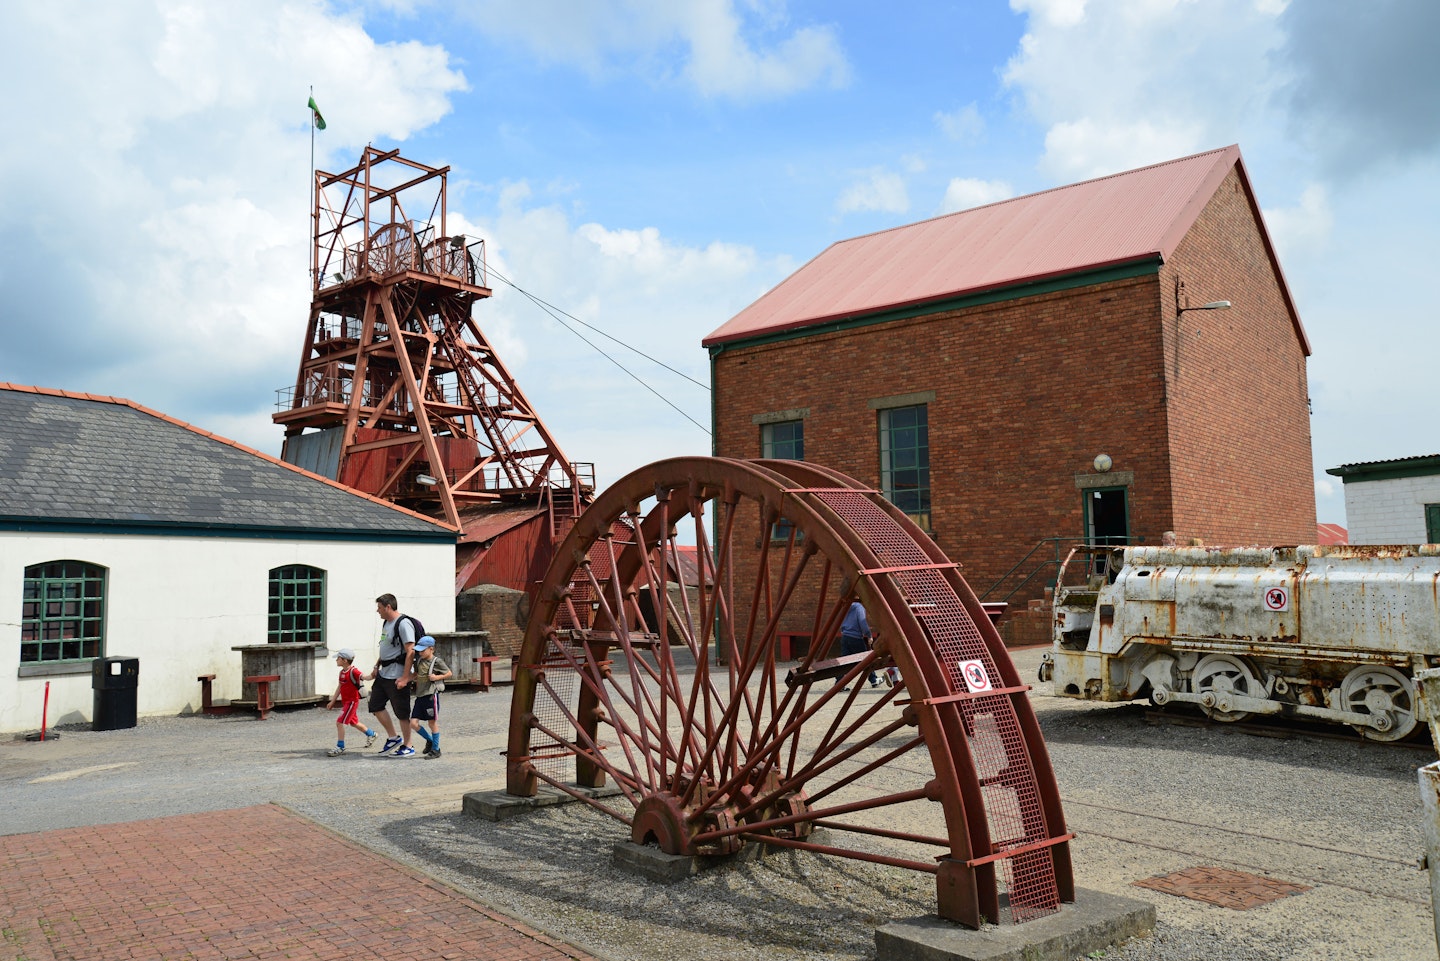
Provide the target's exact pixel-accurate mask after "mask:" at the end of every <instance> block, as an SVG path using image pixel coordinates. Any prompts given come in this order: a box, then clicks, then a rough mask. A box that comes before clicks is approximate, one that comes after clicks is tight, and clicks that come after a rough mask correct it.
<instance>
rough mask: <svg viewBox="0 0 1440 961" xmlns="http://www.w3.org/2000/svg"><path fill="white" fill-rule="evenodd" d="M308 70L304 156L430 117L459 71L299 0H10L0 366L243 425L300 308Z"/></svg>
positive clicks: (342, 153) (1, 42)
mask: <svg viewBox="0 0 1440 961" xmlns="http://www.w3.org/2000/svg"><path fill="white" fill-rule="evenodd" d="M316 77H319V78H324V84H323V85H322V86H321V87H320V88H319V89H317V90H316V92H315V96H316V99H317V101H318V102H319V103H320V105H321V108H322V110H323V111H324V113H325V116H326V120H327V121H328V123H329V128H328V129H327V130H326V131H324V132H322V133H319V135H318V139H317V149H318V152H319V153H318V156H317V158H316V159H317V162H318V163H319V164H320V165H321V166H322V167H325V166H327V165H330V164H331V163H339V164H345V165H348V164H350V163H353V162H354V158H355V156H356V154H357V152H358V148H359V147H360V146H362V145H363V144H365V143H367V142H369V141H371V140H379V139H382V138H385V139H403V138H406V137H408V136H409V135H410V134H412V133H413V132H415V131H416V130H420V129H422V128H424V127H426V126H428V125H430V124H433V123H434V122H435V121H437V120H438V119H439V118H440V117H442V116H443V115H444V114H445V113H446V112H448V110H449V98H450V96H451V95H452V94H453V93H454V92H455V91H457V90H460V89H462V88H463V87H464V84H465V80H464V77H463V76H462V75H461V74H460V73H459V72H458V71H456V70H455V69H453V68H452V67H451V65H450V61H449V57H448V55H447V54H446V52H445V51H444V50H443V49H441V48H439V47H435V46H430V45H426V44H421V43H414V42H410V43H378V42H376V41H375V40H374V39H373V38H372V37H371V36H369V34H368V33H366V31H365V29H364V26H363V24H362V23H361V22H360V21H359V20H358V19H356V18H354V17H350V16H340V15H337V14H335V13H333V12H331V11H330V10H329V8H328V7H326V6H325V5H324V4H322V3H318V2H311V0H256V2H254V3H251V4H246V5H242V6H234V5H231V6H226V5H217V4H185V3H180V2H172V0H153V2H145V0H131V2H127V3H119V2H117V3H111V4H102V5H98V6H91V7H89V8H87V10H86V11H85V12H84V13H83V14H79V13H77V12H76V11H75V10H74V9H73V8H70V7H65V6H64V5H31V6H29V7H16V8H14V9H12V10H10V11H9V12H8V19H7V29H6V30H5V31H4V32H3V34H0V82H3V84H4V87H5V89H7V90H9V91H11V92H12V95H11V97H10V98H9V99H8V100H7V104H6V109H7V129H8V130H9V131H10V132H11V134H12V136H11V137H8V138H6V140H7V144H6V145H5V146H0V178H3V180H4V182H6V183H8V184H11V185H17V184H24V185H25V189H24V190H23V191H20V190H12V191H11V192H10V193H9V194H7V202H6V203H5V205H4V206H3V207H0V262H3V263H4V264H5V265H6V266H5V267H4V268H0V296H3V297H4V298H5V300H6V302H7V303H8V304H9V305H11V309H10V310H8V311H7V314H6V316H5V318H4V321H3V323H4V326H5V334H6V337H7V342H8V343H7V349H6V350H5V351H4V352H0V379H8V380H15V381H20V382H35V383H41V384H45V385H48V386H55V387H62V388H74V389H81V390H89V391H94V392H99V393H111V394H119V395H122V396H130V397H133V398H134V399H135V400H137V401H140V402H142V403H146V404H148V405H150V406H153V407H157V408H160V409H162V410H166V411H167V412H169V413H172V414H174V415H176V416H179V417H183V418H185V419H188V420H192V421H196V422H201V423H204V422H205V421H206V420H207V417H208V416H209V415H210V414H211V413H214V412H219V411H228V412H230V416H232V417H233V418H235V423H238V424H241V425H242V426H243V424H245V423H250V422H252V421H253V422H254V424H256V425H258V424H259V423H260V421H261V420H262V419H263V417H264V416H265V415H268V413H269V409H270V404H269V399H270V397H271V396H273V395H270V394H269V391H270V388H272V387H279V386H281V385H282V384H284V383H285V382H286V381H287V380H292V379H293V376H294V373H293V372H294V365H295V364H296V362H297V361H298V360H299V352H300V339H301V332H302V331H303V328H304V323H305V317H306V314H307V304H308V301H309V286H308V277H307V270H308V261H309V257H308V244H307V234H308V217H307V216H306V213H307V207H308V196H307V191H308V181H309V174H308V171H309V149H310V134H309V131H308V117H309V114H308V111H307V110H306V107H305V101H306V98H307V96H308V84H309V82H310V80H311V78H316ZM237 410H239V411H245V410H248V411H251V412H252V415H253V416H251V417H250V420H248V421H247V420H246V415H243V414H238V413H235V411H237ZM273 431H274V428H273V427H270V428H269V432H268V433H267V434H266V435H261V434H260V433H259V432H258V429H252V430H250V431H249V432H248V433H247V435H246V436H243V437H241V438H239V439H241V440H245V441H247V442H249V443H252V444H256V445H257V446H262V447H265V448H267V449H273V448H274V447H276V446H278V443H277V442H274V441H273V440H272V441H271V442H269V443H267V442H266V441H267V439H273V437H274V434H273Z"/></svg>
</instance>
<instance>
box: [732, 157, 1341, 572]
mask: <svg viewBox="0 0 1440 961" xmlns="http://www.w3.org/2000/svg"><path fill="white" fill-rule="evenodd" d="M1224 302H1228V304H1229V306H1228V307H1225V306H1222V304H1223V303H1224ZM704 344H705V346H706V347H707V348H709V351H710V359H711V370H712V383H713V385H714V392H715V393H714V438H715V440H714V443H715V451H716V453H717V454H719V455H721V456H734V457H756V456H773V457H801V458H803V459H805V460H809V461H816V462H820V463H824V464H827V465H830V466H832V467H834V468H837V469H839V470H841V471H844V472H845V473H847V474H850V475H852V476H854V477H856V478H857V479H859V480H861V481H863V482H866V483H869V484H873V485H875V486H876V487H877V488H878V489H880V490H883V491H884V492H885V493H886V495H887V496H889V497H890V498H891V500H892V501H894V502H895V503H896V504H897V505H898V506H900V507H901V508H902V509H904V510H905V511H906V512H907V513H909V514H911V515H912V516H913V517H915V518H916V519H917V520H918V521H919V522H920V523H921V525H922V526H923V527H926V528H927V529H928V530H930V531H931V532H932V534H933V536H934V538H935V540H936V541H937V543H939V544H940V546H941V547H942V548H943V549H944V550H945V551H946V552H947V553H948V554H949V555H950V556H951V557H952V559H955V560H958V561H961V562H962V563H963V564H964V565H965V568H966V577H967V579H968V580H969V582H970V584H971V586H972V587H974V588H975V589H976V591H977V593H981V592H984V591H986V589H987V588H988V587H990V586H991V585H992V584H994V583H995V582H996V581H999V580H1000V579H1001V578H1002V575H1005V574H1006V572H1007V571H1009V570H1010V569H1011V568H1012V567H1013V566H1014V565H1016V564H1017V563H1018V562H1020V561H1021V559H1022V558H1023V557H1025V555H1026V554H1027V552H1029V551H1031V549H1032V548H1034V547H1036V545H1037V544H1039V543H1040V542H1041V541H1042V539H1045V538H1068V539H1072V540H1078V539H1080V538H1096V539H1109V540H1110V541H1112V542H1119V541H1123V540H1125V539H1129V540H1130V541H1140V542H1148V543H1156V542H1158V541H1159V539H1160V536H1161V533H1162V532H1164V531H1167V530H1174V531H1175V532H1176V533H1177V535H1178V537H1179V538H1180V541H1181V543H1185V542H1187V541H1188V540H1190V539H1192V538H1199V539H1201V540H1203V541H1204V542H1205V543H1207V544H1251V543H1267V544H1276V543H1290V544H1294V543H1305V542H1308V541H1310V540H1311V539H1312V538H1314V536H1315V530H1316V528H1315V495H1314V487H1313V479H1312V473H1311V470H1312V466H1311V453H1310V423H1309V411H1308V399H1307V389H1306V370H1305V364H1306V358H1307V357H1308V356H1309V354H1310V346H1309V343H1308V341H1307V339H1306V336H1305V331H1304V328H1303V327H1302V325H1301V322H1300V318H1299V315H1298V314H1297V312H1296V309H1295V305H1294V302H1293V300H1292V298H1291V296H1290V293H1289V291H1288V289H1287V287H1286V284H1285V279H1284V276H1283V274H1282V272H1281V270H1280V265H1279V262H1278V260H1277V258H1276V254H1275V250H1274V247H1273V245H1272V244H1271V242H1270V238H1269V236H1268V235H1267V233H1266V230H1265V226H1264V223H1263V221H1262V219H1261V215H1260V208H1259V204H1258V203H1257V201H1256V199H1255V195H1254V192H1253V190H1252V189H1251V185H1250V181H1249V178H1248V176H1247V175H1246V172H1245V167H1244V164H1243V162H1242V160H1241V157H1240V151H1239V148H1238V147H1235V146H1230V147H1226V148H1223V149H1219V150H1213V151H1209V152H1207V153H1202V154H1197V155H1195V156H1192V157H1186V158H1182V159H1180V160H1175V161H1171V162H1169V163H1163V164H1157V165H1155V166H1151V167H1145V168H1142V169H1139V170H1133V171H1129V172H1127V173H1121V174H1116V175H1114V176H1111V177H1104V178H1100V179H1097V180H1091V181H1086V182H1084V183H1079V184H1074V185H1071V186H1067V187H1060V188H1056V189H1054V190H1048V191H1044V192H1042V193H1037V194H1031V195H1029V196H1025V197H1017V198H1014V199H1011V200H1006V201H1002V202H1000V203H995V204H990V205H988V206H985V207H979V208H975V209H973V210H966V211H962V212H959V213H955V214H949V215H946V216H942V217H936V218H934V219H931V220H926V221H922V222H920V223H916V224H910V225H908V226H902V227H896V228H894V229H891V230H886V231H881V232H879V233H875V234H869V235H866V236H862V237H856V238H853V239H850V240H844V241H841V242H839V243H836V244H834V245H832V246H831V247H829V248H828V249H826V250H825V251H823V252H822V253H821V254H820V255H819V256H817V257H816V258H815V259H814V260H812V261H810V262H809V263H808V264H806V265H805V266H803V267H801V268H800V269H799V270H798V271H796V272H795V273H794V274H792V275H791V276H790V277H789V278H787V279H786V280H785V281H783V282H782V283H780V284H779V285H778V286H776V287H775V288H774V289H772V290H771V291H769V292H768V293H767V294H765V295H764V296H763V297H761V298H760V299H759V300H757V301H756V302H755V303H753V304H751V305H750V306H749V307H747V308H746V309H745V310H743V311H741V312H740V313H739V314H738V315H736V316H735V317H734V318H733V319H731V320H730V321H729V322H728V323H726V324H725V325H723V326H722V327H720V328H719V329H717V330H715V331H714V332H713V333H712V334H710V335H709V336H708V337H707V338H705V340H704ZM1102 455H1103V456H1102ZM1055 551H1056V547H1055V545H1054V544H1048V545H1043V546H1042V547H1041V548H1040V550H1039V552H1038V553H1037V554H1036V555H1034V556H1033V557H1032V558H1031V560H1030V561H1027V562H1026V564H1025V565H1024V566H1022V568H1021V570H1019V571H1017V572H1016V573H1015V574H1012V575H1011V576H1010V579H1009V580H1007V581H1006V583H1004V584H1001V585H999V586H998V587H996V589H995V590H994V591H993V592H992V593H991V597H992V598H997V597H998V598H1003V597H1004V596H1005V595H1006V594H1008V593H1009V592H1010V591H1011V590H1012V589H1013V588H1014V587H1015V586H1016V584H1017V583H1018V582H1019V580H1020V579H1021V578H1023V577H1024V576H1025V575H1026V574H1028V573H1030V571H1031V570H1032V569H1035V568H1036V567H1037V566H1039V567H1041V568H1043V567H1044V565H1043V564H1040V561H1041V560H1042V559H1043V558H1046V557H1048V558H1051V559H1052V563H1051V565H1050V567H1049V576H1050V577H1053V572H1054V568H1053V557H1054V555H1055ZM1045 574H1046V572H1045V571H1044V570H1043V569H1042V570H1039V571H1038V572H1037V576H1035V577H1034V578H1032V580H1031V581H1030V582H1029V583H1027V584H1026V585H1025V586H1024V587H1023V588H1022V589H1021V590H1020V591H1019V592H1017V593H1016V595H1015V597H1014V598H1013V600H1020V599H1022V598H1024V597H1026V596H1035V595H1038V594H1039V593H1040V591H1041V588H1042V586H1043V584H1044V583H1045V581H1046V580H1047V579H1048V578H1047V577H1046V576H1045Z"/></svg>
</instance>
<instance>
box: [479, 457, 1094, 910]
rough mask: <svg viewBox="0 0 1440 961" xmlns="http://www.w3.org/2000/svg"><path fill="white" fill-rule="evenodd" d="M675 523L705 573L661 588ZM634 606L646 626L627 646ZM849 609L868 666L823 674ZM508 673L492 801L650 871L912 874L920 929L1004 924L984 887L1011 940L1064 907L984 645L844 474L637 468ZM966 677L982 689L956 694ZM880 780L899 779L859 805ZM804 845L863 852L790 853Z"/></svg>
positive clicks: (1025, 718) (576, 552)
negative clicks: (605, 831) (570, 828)
mask: <svg viewBox="0 0 1440 961" xmlns="http://www.w3.org/2000/svg"><path fill="white" fill-rule="evenodd" d="M782 521H783V524H780V526H778V527H777V526H776V525H777V524H778V523H780V522H782ZM682 526H683V527H684V528H685V529H686V532H687V534H688V535H690V536H691V537H693V540H694V543H695V544H696V545H697V550H696V557H697V566H698V567H699V569H700V570H701V571H702V572H704V576H701V577H700V578H698V584H696V585H695V586H693V587H692V588H687V589H682V590H678V591H677V590H672V588H671V583H670V581H671V577H672V575H671V574H670V573H669V571H670V570H671V568H672V566H673V563H674V557H675V555H676V551H675V548H676V546H677V534H678V529H679V528H680V527H682ZM777 532H778V533H779V535H780V537H779V538H778V539H776V538H775V534H776V533H777ZM757 534H758V535H760V537H758V538H757ZM764 539H769V540H770V541H771V546H770V549H768V550H760V549H759V548H760V544H761V541H762V540H764ZM747 549H749V554H750V555H752V559H753V564H751V565H750V566H748V567H747V564H746V561H745V557H746V551H747ZM646 597H648V599H649V607H650V609H651V611H652V612H657V611H663V612H665V616H664V617H659V616H652V623H651V625H650V628H651V629H649V630H646V629H643V628H644V626H645V625H644V611H643V605H642V604H641V603H640V601H641V599H642V598H646ZM856 597H858V599H860V600H861V601H862V603H864V605H865V608H866V611H867V613H868V615H869V618H870V623H871V626H872V628H874V629H875V630H876V631H877V632H878V633H879V635H880V640H879V641H877V643H876V649H875V650H873V651H868V652H865V653H862V654H857V655H853V656H850V657H838V658H837V657H833V656H831V655H828V654H825V653H824V652H823V651H822V650H821V648H822V647H826V646H828V645H827V644H826V643H825V642H826V641H828V640H829V639H831V638H835V637H836V635H837V634H838V628H839V624H840V620H841V618H842V617H843V615H844V613H845V610H846V609H847V608H848V606H849V602H850V599H851V598H856ZM797 624H803V625H805V629H806V631H807V632H808V633H809V635H810V637H811V639H812V642H813V641H815V640H817V639H818V640H819V641H820V643H812V644H811V650H810V651H809V653H807V654H806V655H805V656H804V657H803V658H802V659H801V660H800V662H799V664H798V665H797V667H796V668H795V669H794V670H793V671H790V672H788V673H787V672H786V671H784V670H776V668H775V663H776V654H777V648H778V634H779V633H780V632H781V630H782V629H783V628H785V627H786V626H787V625H789V629H790V630H796V629H797V628H796V627H795V625H797ZM712 650H718V651H720V652H723V654H724V657H723V658H722V661H723V663H712V658H711V657H710V656H707V655H708V654H709V653H710V652H711V651H712ZM677 655H678V656H677ZM520 661H521V663H520V667H519V670H518V671H517V676H516V686H515V696H514V700H513V701H512V710H511V727H510V743H509V750H508V752H507V756H508V761H507V770H508V790H509V791H510V793H512V794H520V795H527V794H533V793H534V791H535V790H536V787H537V782H541V781H543V782H545V783H547V784H550V785H551V786H552V787H557V788H559V789H560V790H569V791H571V793H575V794H577V795H578V796H580V797H581V799H582V800H586V801H587V802H588V803H591V804H592V805H594V806H595V807H597V808H600V809H601V810H604V811H605V812H606V813H607V814H609V815H611V816H612V817H615V818H616V819H617V820H620V821H622V822H624V823H626V824H628V825H629V826H630V829H631V838H632V840H634V841H637V842H642V843H643V842H646V841H654V842H656V843H658V844H659V845H660V846H661V847H662V848H664V849H665V850H667V851H670V852H671V853H683V854H727V853H732V852H733V851H734V850H736V849H738V847H740V846H741V845H743V844H746V843H752V842H759V843H766V844H773V845H778V846H782V847H802V848H807V849H810V850H815V851H820V852H823V853H829V854H837V855H841V856H846V857H856V858H860V859H862V860H868V861H874V862H878V863H882V864H889V865H893V866H897V867H904V868H911V869H914V870H920V871H926V872H928V873H932V874H936V875H937V900H938V903H939V913H940V914H942V916H945V917H950V918H952V919H954V920H959V921H962V922H964V923H967V924H970V925H972V926H978V925H979V924H980V923H983V920H987V919H988V920H990V921H995V920H997V919H1000V918H1002V917H1004V913H1003V912H1002V911H1001V906H1000V905H1001V901H1000V898H999V891H1000V889H1001V888H1003V889H1004V892H1005V893H1006V894H1007V895H1008V898H1007V902H1008V914H1009V915H1010V918H1011V919H1013V920H1026V919H1028V918H1029V917H1034V916H1039V915H1042V914H1047V913H1050V912H1052V911H1054V910H1055V909H1056V908H1057V907H1058V901H1059V900H1062V899H1063V900H1070V899H1072V898H1073V883H1072V881H1071V877H1070V865H1069V851H1068V844H1067V843H1066V842H1067V841H1068V838H1069V837H1070V835H1068V834H1067V833H1066V832H1065V827H1064V816H1063V812H1062V811H1061V808H1060V803H1059V795H1058V791H1057V790H1056V788H1055V784H1054V776H1053V773H1052V771H1051V769H1050V765H1049V759H1048V755H1047V754H1046V752H1045V749H1044V744H1043V741H1041V739H1040V736H1039V727H1038V724H1037V723H1036V722H1035V718H1034V714H1033V712H1032V711H1031V710H1030V707H1029V703H1028V701H1027V700H1026V698H1025V697H1024V693H1023V692H1024V691H1025V690H1026V688H1025V686H1024V685H1022V684H1021V683H1020V681H1019V678H1018V675H1017V674H1016V672H1015V669H1014V666H1013V664H1011V662H1010V660H1009V658H1008V656H1007V655H1006V654H1005V652H1004V647H1003V643H1002V642H1001V641H1000V639H999V636H998V634H996V633H995V631H994V628H993V627H992V626H991V625H990V624H989V621H988V620H987V619H985V617H984V616H983V612H982V610H981V608H980V606H979V603H978V601H976V600H975V598H974V595H973V594H972V593H971V592H970V591H969V588H968V587H966V586H965V584H964V581H963V580H962V579H961V578H960V576H959V574H958V571H957V570H956V565H954V564H952V563H950V562H948V560H946V559H945V558H944V555H943V554H942V553H941V552H940V551H939V549H938V548H936V547H935V546H934V544H933V543H932V542H930V541H929V539H928V538H926V537H925V536H924V535H923V534H921V533H920V531H919V529H918V528H916V527H915V526H914V524H913V523H911V522H909V520H908V519H907V518H905V517H904V515H903V514H900V513H899V512H898V511H896V510H895V509H894V508H893V507H892V506H890V505H889V504H888V502H886V501H884V500H883V498H881V497H880V496H879V495H878V494H876V493H875V492H873V491H868V490H865V489H864V488H862V487H861V485H859V484H857V483H856V482H855V481H853V480H851V479H849V478H846V477H844V476H843V475H839V474H836V473H834V472H831V471H828V470H825V469H823V468H818V467H816V466H815V465H807V464H799V463H796V462H774V461H764V462H758V461H734V460H724V459H719V458H678V459H675V460H670V461H661V462H659V463H656V464H652V465H649V466H648V467H646V468H642V469H641V470H639V471H636V472H635V473H633V474H631V475H630V476H628V477H626V478H624V479H623V480H621V481H620V482H618V483H617V484H616V485H615V486H614V487H612V488H610V489H609V490H607V491H606V492H604V493H603V494H602V495H600V496H599V497H597V498H596V500H595V503H594V504H593V505H592V506H591V507H590V508H589V509H588V510H587V511H586V513H585V514H584V515H583V516H582V517H581V518H580V519H579V521H578V522H577V523H576V526H575V528H574V529H573V530H572V531H571V532H570V533H569V534H568V535H567V537H566V540H565V543H564V544H562V545H561V546H560V548H559V550H558V551H557V553H556V561H555V563H554V564H552V566H551V568H550V571H549V572H548V573H547V576H546V579H545V582H544V584H543V586H542V588H541V591H540V592H539V595H538V597H537V600H536V602H535V610H534V612H533V614H532V617H531V619H530V622H529V624H528V627H527V633H526V639H525V642H524V647H523V650H522V653H521V657H520ZM971 661H973V662H978V663H979V664H980V666H981V669H982V673H983V675H984V679H985V680H986V681H989V682H990V684H991V687H992V688H993V689H994V690H993V691H991V692H987V693H981V694H975V693H971V692H970V691H969V689H968V687H967V685H966V684H965V683H964V682H963V681H962V680H961V677H962V669H963V667H964V666H965V665H966V664H967V663H968V662H971ZM892 664H893V665H894V666H895V667H896V668H897V669H898V672H899V674H900V682H899V683H898V684H896V685H895V686H894V687H881V688H879V689H878V692H873V693H872V692H869V691H867V690H865V678H866V675H867V673H868V672H869V671H870V670H872V669H874V670H876V671H880V670H883V669H884V668H886V667H888V666H890V665H892ZM846 687H848V690H843V688H846ZM982 687H983V684H982ZM557 758H558V760H559V763H555V764H551V763H549V762H552V761H555V760H556V759H557ZM569 758H573V759H574V764H575V776H576V784H577V785H579V786H583V787H596V786H599V785H601V784H604V783H606V781H607V780H608V781H613V782H614V784H615V785H616V786H617V787H618V788H620V790H621V792H622V797H621V798H620V799H615V800H609V801H603V802H602V801H598V800H596V799H594V798H591V797H587V796H585V795H586V792H583V791H579V790H576V789H575V788H573V787H571V786H569V785H567V783H566V782H565V780H564V779H563V777H562V768H561V765H563V764H564V763H565V762H566V761H567V760H568V759H569ZM547 764H548V765H549V768H548V769H547ZM897 771H902V772H909V773H910V774H918V775H921V778H920V779H912V782H911V786H909V788H908V789H907V790H899V791H897V790H894V789H893V786H890V785H888V783H887V786H885V787H877V786H876V785H877V784H879V783H881V782H882V781H884V780H885V779H884V778H882V777H881V774H882V772H883V773H885V774H886V775H887V776H890V775H893V774H894V772H897ZM927 801H928V802H938V803H939V804H940V805H941V810H942V811H943V815H944V822H945V827H944V834H943V836H941V835H940V834H938V833H937V834H923V833H918V832H915V831H905V830H896V829H895V828H896V826H897V825H907V821H909V820H912V819H910V818H908V817H907V815H906V814H905V813H904V812H905V808H904V806H905V805H911V804H921V802H927ZM627 808H628V810H627ZM907 826H908V825H907ZM816 827H824V828H827V829H831V830H832V831H833V832H835V835H834V836H837V837H839V836H849V837H857V838H862V839H864V840H866V841H869V842H870V843H871V845H872V846H871V849H870V850H865V849H863V848H860V847H857V848H839V847H834V846H831V845H830V844H828V843H827V844H818V843H815V842H813V841H811V840H808V839H809V838H810V836H811V834H812V831H813V829H814V828H816ZM876 846H879V847H882V848H884V849H885V850H876V849H875V847H876ZM936 848H940V849H941V852H940V854H939V855H938V856H936V852H935V849H936ZM912 850H915V851H918V852H920V853H909V852H910V851H912ZM902 852H903V853H902Z"/></svg>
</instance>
